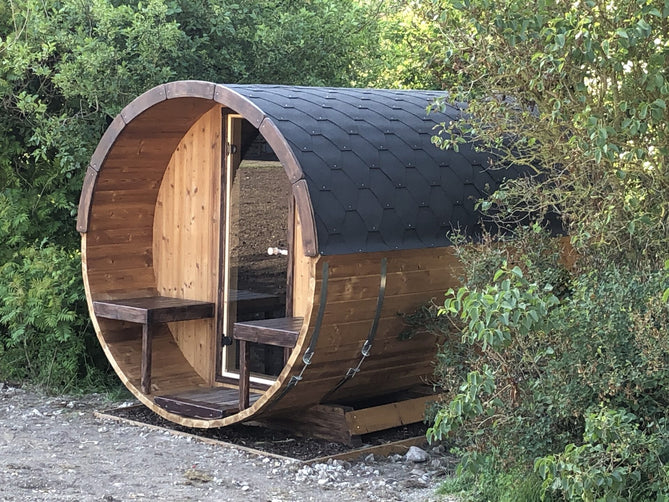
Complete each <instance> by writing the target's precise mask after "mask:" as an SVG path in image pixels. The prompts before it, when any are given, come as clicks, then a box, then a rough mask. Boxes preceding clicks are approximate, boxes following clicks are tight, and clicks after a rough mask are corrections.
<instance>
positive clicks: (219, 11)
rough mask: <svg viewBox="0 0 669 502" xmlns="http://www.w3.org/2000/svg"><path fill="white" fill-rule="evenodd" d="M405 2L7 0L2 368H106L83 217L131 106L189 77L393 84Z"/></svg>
mask: <svg viewBox="0 0 669 502" xmlns="http://www.w3.org/2000/svg"><path fill="white" fill-rule="evenodd" d="M382 6H384V10H383V11H382V10H381V7H382ZM397 9H400V7H398V6H394V5H391V4H390V3H384V2H358V1H355V0H328V1H325V0H312V1H309V2H295V1H290V0H249V1H244V2H233V1H226V0H188V1H186V0H148V1H141V2H140V1H133V0H0V378H13V379H26V378H27V379H30V380H32V381H33V382H35V383H38V384H42V385H44V386H46V387H48V388H51V389H52V390H74V389H80V390H81V389H84V388H86V387H87V386H90V385H93V386H95V385H99V384H101V383H103V381H104V375H105V373H106V372H107V366H106V362H105V361H104V358H101V357H99V356H100V354H99V352H98V351H97V348H96V347H97V343H96V342H95V340H94V336H93V334H92V331H91V329H90V326H89V323H88V320H87V318H88V315H87V313H86V308H85V301H84V300H85V299H84V290H83V286H82V283H81V274H80V272H79V269H80V265H79V260H80V257H79V252H78V248H79V236H78V235H77V233H76V231H75V226H74V225H75V215H76V210H77V204H78V198H79V193H80V190H81V182H82V179H83V175H84V172H85V169H86V165H87V162H88V159H89V158H90V155H91V153H92V151H93V150H94V148H95V146H96V144H97V142H98V141H99V138H100V137H101V135H102V133H103V132H104V130H105V128H106V127H107V125H108V124H109V123H110V121H111V120H112V118H113V117H114V116H115V115H116V114H117V113H118V112H119V111H120V110H121V109H122V107H123V106H125V105H126V104H127V103H129V102H130V101H131V100H132V99H134V98H135V97H136V96H138V95H139V94H141V93H142V92H144V91H145V90H147V89H149V88H151V87H153V86H155V85H158V84H160V83H163V82H167V81H171V80H177V79H191V78H192V79H202V80H210V81H216V82H226V83H235V82H253V83H291V84H302V85H334V86H347V85H348V86H350V85H353V84H358V85H364V84H366V83H368V82H369V81H371V80H372V79H374V80H375V82H379V83H380V82H382V81H383V77H382V74H383V72H384V71H385V70H386V68H387V65H386V63H385V62H384V58H385V57H384V56H383V55H382V51H381V50H380V46H381V43H380V42H379V40H380V38H381V35H382V33H391V32H394V31H397V30H398V28H397V27H396V24H397V23H396V21H393V19H398V18H397V12H398V11H397ZM382 20H383V23H382V22H381V21H382ZM393 50H394V49H393Z"/></svg>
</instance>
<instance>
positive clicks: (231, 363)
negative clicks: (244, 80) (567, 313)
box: [77, 81, 522, 441]
mask: <svg viewBox="0 0 669 502" xmlns="http://www.w3.org/2000/svg"><path fill="white" fill-rule="evenodd" d="M441 95H443V93H439V92H430V91H394V90H372V89H344V88H341V89H340V88H309V87H288V86H271V85H221V84H215V83H210V82H200V81H180V82H173V83H168V84H164V85H160V86H158V87H155V88H153V89H151V90H149V91H147V92H146V93H144V94H143V95H141V96H139V97H138V98H136V99H135V100H134V101H133V102H131V103H130V104H129V105H128V106H126V107H125V108H124V109H123V110H122V111H121V113H120V114H119V115H118V116H117V117H116V118H115V119H114V120H113V122H112V123H111V125H110V126H109V128H108V129H107V131H106V132H105V134H104V136H103V137H102V139H101V141H100V143H99V145H98V147H97V149H96V150H95V152H94V154H93V156H92V159H91V162H90V165H89V167H88V170H87V173H86V178H85V182H84V186H83V189H82V194H81V201H80V205H79V214H78V221H77V229H78V230H79V232H80V233H81V236H82V265H83V277H84V284H85V288H86V295H87V299H88V304H89V310H90V315H91V318H92V321H93V324H94V326H95V330H96V332H97V336H98V338H99V341H100V343H101V345H102V347H103V348H104V351H105V353H106V355H107V357H108V358H109V361H110V362H111V364H112V366H113V368H114V369H115V371H116V372H117V374H118V376H119V377H120V378H121V380H122V381H123V383H124V384H125V385H126V386H127V388H128V389H129V390H130V391H131V392H132V393H133V394H134V395H135V396H136V397H137V398H138V399H139V400H140V401H141V402H142V403H143V404H144V405H146V406H147V407H149V408H150V409H151V410H153V411H154V412H155V413H157V414H159V415H160V416H162V417H164V418H166V419H168V420H170V421H172V422H176V423H178V424H181V425H184V426H188V427H200V428H209V427H221V426H226V425H230V424H233V423H236V422H242V421H249V420H253V421H259V422H265V423H270V424H275V425H276V424H279V425H280V424H283V425H285V426H289V427H292V428H293V429H295V430H303V431H306V432H307V433H311V434H313V435H316V436H319V435H320V436H326V437H332V438H335V439H340V440H344V441H346V440H348V439H350V438H351V437H355V436H356V435H358V434H360V433H363V432H370V431H373V430H379V429H382V428H388V427H392V426H395V425H400V424H403V423H409V422H412V421H418V420H420V419H421V417H422V414H423V409H424V405H425V402H426V401H427V400H429V399H430V396H427V395H425V393H424V392H423V391H422V388H423V387H424V386H425V383H426V382H429V380H430V378H431V374H432V371H433V360H434V356H435V351H436V340H435V339H434V338H433V337H431V336H427V335H421V336H417V337H415V338H412V339H410V340H403V339H400V336H399V334H400V332H401V331H402V329H403V321H402V318H401V317H400V316H399V315H398V313H411V312H413V311H415V309H417V308H418V307H420V306H421V305H422V304H424V303H425V302H426V301H428V300H430V299H431V298H437V299H440V298H442V297H443V294H444V291H446V290H447V289H448V288H449V287H453V286H455V285H456V284H457V279H456V277H457V261H456V260H455V258H454V256H453V253H452V251H451V248H450V244H451V242H450V241H449V239H448V236H449V233H450V232H451V231H452V230H454V229H459V230H460V231H465V232H476V231H477V230H479V231H480V228H481V227H480V215H477V213H476V211H475V202H476V200H477V199H479V198H481V197H482V196H484V195H485V194H486V193H490V192H491V191H492V190H494V189H495V188H496V187H497V186H498V185H499V183H500V182H501V180H502V178H503V177H508V176H515V175H521V174H522V172H521V171H520V169H519V168H512V169H511V170H508V169H507V170H505V171H503V172H502V171H494V170H490V169H489V165H490V162H491V158H490V155H489V154H486V153H483V152H479V151H476V150H475V149H474V148H473V147H472V146H470V145H462V146H461V147H460V149H459V151H458V152H455V151H452V150H448V151H446V150H440V149H438V148H437V147H435V146H434V145H433V144H432V142H431V136H432V135H433V134H434V128H435V126H436V125H437V124H439V123H441V122H449V121H452V120H457V117H458V113H459V112H458V110H456V109H455V108H448V107H447V108H446V111H445V112H444V113H437V112H433V113H430V114H426V107H427V106H428V105H429V103H430V101H431V100H433V99H434V98H436V97H439V96H441ZM254 150H255V151H256V152H255V153H253V152H254ZM258 150H260V151H261V152H260V153H261V154H262V155H267V156H271V157H273V158H275V159H276V161H278V162H280V166H279V164H278V162H276V163H275V165H276V166H279V167H278V168H277V169H275V170H274V171H272V172H273V173H274V174H272V175H271V177H270V181H269V182H268V183H267V186H265V187H264V190H262V192H263V193H261V194H260V195H261V196H263V197H266V200H267V201H274V199H275V198H277V197H282V199H286V200H285V201H283V202H284V205H283V206H282V209H281V210H280V211H281V212H284V213H285V214H282V215H281V220H282V221H284V222H286V223H285V228H284V229H282V230H281V229H280V230H279V231H278V233H282V235H281V236H280V237H277V231H276V229H273V230H272V231H271V232H270V233H269V234H268V237H267V242H266V243H265V244H264V246H265V247H266V248H273V247H282V248H285V250H286V251H287V254H286V253H285V251H284V254H285V256H283V255H281V254H280V255H279V256H278V257H277V256H272V257H267V260H283V261H281V267H282V268H283V275H282V279H281V281H282V284H281V285H279V286H280V287H278V289H276V288H275V289H274V290H272V291H269V290H267V289H265V290H263V289H262V288H260V287H258V288H256V287H255V286H256V285H259V282H258V283H256V282H254V278H253V277H252V276H253V274H252V273H250V272H248V271H246V270H245V269H244V263H243V259H240V256H241V254H240V253H239V249H240V248H242V249H243V248H244V247H245V246H246V244H245V243H244V242H236V240H237V241H239V232H238V229H239V228H242V227H247V228H251V229H252V230H257V229H259V228H260V227H261V226H262V224H264V222H265V220H269V219H270V218H266V217H265V216H268V215H265V216H263V210H265V209H264V205H263V204H260V205H259V207H257V208H256V210H257V212H256V213H254V216H252V217H250V218H249V217H248V216H245V214H246V213H244V210H245V209H244V208H245V206H244V204H245V201H247V198H246V196H245V194H244V191H243V190H244V189H243V186H242V187H241V188H240V185H243V183H244V181H245V180H249V179H253V177H254V176H255V173H256V172H260V171H256V169H257V167H254V166H253V165H252V166H251V167H249V168H245V167H244V165H245V164H244V162H246V161H247V160H246V157H249V156H253V155H256V157H257V156H258ZM262 155H261V156H262ZM281 186H285V187H287V188H285V191H281V190H279V187H281ZM280 194H284V195H280ZM268 207H272V208H273V207H274V206H273V205H271V204H269V202H268ZM271 210H272V211H274V209H271ZM272 216H275V215H272ZM249 219H251V220H252V221H247V220H249ZM278 244H280V245H278ZM270 251H272V249H270ZM242 258H243V256H242ZM275 263H276V262H275ZM249 274H250V275H251V277H247V276H248V275H249ZM275 286H276V285H275ZM277 291H279V293H278V294H277ZM263 359H264V361H263ZM270 360H271V361H270ZM277 360H278V361H279V363H278V367H277V364H276V361H277ZM272 361H273V363H272ZM268 363H271V364H269V366H272V364H273V365H274V369H271V368H270V369H268V366H267V365H268ZM263 364H265V366H263Z"/></svg>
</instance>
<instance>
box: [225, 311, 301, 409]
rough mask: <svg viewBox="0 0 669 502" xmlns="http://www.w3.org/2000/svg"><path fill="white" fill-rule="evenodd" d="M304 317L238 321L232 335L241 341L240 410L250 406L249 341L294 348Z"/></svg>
mask: <svg viewBox="0 0 669 502" xmlns="http://www.w3.org/2000/svg"><path fill="white" fill-rule="evenodd" d="M302 321H303V318H302V317H279V318H276V319H260V320H257V321H245V322H236V323H234V325H233V328H232V337H233V338H234V339H235V340H238V341H239V410H240V411H242V410H245V409H246V408H248V407H249V388H250V384H249V381H250V377H251V372H250V370H249V366H250V364H251V352H250V351H249V350H248V347H247V345H246V344H247V342H253V343H262V344H266V345H275V346H277V347H284V348H286V349H292V348H294V347H295V344H296V343H297V336H298V335H299V333H300V329H301V328H302Z"/></svg>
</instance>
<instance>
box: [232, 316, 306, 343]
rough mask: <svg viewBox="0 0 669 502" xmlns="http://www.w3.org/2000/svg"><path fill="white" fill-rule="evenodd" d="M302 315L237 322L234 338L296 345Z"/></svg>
mask: <svg viewBox="0 0 669 502" xmlns="http://www.w3.org/2000/svg"><path fill="white" fill-rule="evenodd" d="M303 321H304V320H303V319H302V318H301V317H279V318H276V319H260V320H257V321H246V322H236V323H235V324H234V328H233V332H232V333H233V335H232V336H233V338H236V339H237V340H245V341H247V342H255V343H264V344H266V345H276V346H278V347H294V346H295V343H296V342H297V336H298V334H299V333H300V329H301V328H302V322H303Z"/></svg>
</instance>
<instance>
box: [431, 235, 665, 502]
mask: <svg viewBox="0 0 669 502" xmlns="http://www.w3.org/2000/svg"><path fill="white" fill-rule="evenodd" d="M526 237H527V236H526ZM538 238H539V239H541V238H542V237H540V236H539V237H538ZM523 242H524V244H523V245H524V247H523V249H524V250H525V251H522V252H521V251H518V252H515V253H514V252H512V251H510V250H508V249H507V248H506V247H500V246H499V245H488V246H487V247H486V245H484V246H478V247H476V248H474V247H473V246H472V247H470V248H468V249H465V247H466V246H465V247H463V249H461V250H460V251H459V253H461V256H464V255H466V254H467V253H473V250H475V249H476V250H478V254H476V255H475V257H474V258H473V259H472V260H471V261H469V262H467V261H465V265H466V266H468V268H467V269H466V271H465V272H466V278H465V283H466V285H465V286H464V287H463V288H461V289H460V290H459V291H458V292H457V293H456V292H454V291H451V292H449V293H448V294H447V297H446V300H445V302H444V306H443V308H442V309H441V313H442V315H441V316H437V317H435V318H434V319H432V323H434V324H437V325H438V324H439V322H441V326H440V328H439V329H438V330H436V329H433V331H434V332H437V333H442V337H443V340H444V344H443V348H442V350H441V351H440V354H439V359H438V364H439V367H438V368H437V373H436V374H437V377H438V378H439V380H440V382H441V384H442V386H443V388H444V390H445V392H446V395H447V399H446V401H445V402H444V403H442V405H441V406H440V408H439V409H438V410H437V411H436V413H435V415H434V424H433V426H432V427H431V429H430V430H429V432H428V436H429V437H430V438H431V439H440V438H445V437H446V436H450V437H452V438H453V441H454V444H455V445H456V446H457V447H458V448H459V451H460V452H461V455H462V457H461V462H460V466H459V472H460V473H462V475H468V476H471V477H472V479H473V483H472V487H473V488H472V491H471V492H470V497H471V498H472V500H505V498H504V497H507V496H510V497H511V499H510V500H513V497H514V496H517V497H520V495H519V494H518V493H515V492H514V490H515V489H516V488H517V489H518V490H520V487H521V486H522V485H523V482H524V481H526V480H527V478H528V473H531V472H532V470H533V468H534V466H535V460H536V469H537V471H536V474H535V476H537V475H541V477H543V478H544V480H545V482H544V483H543V484H541V483H539V488H538V491H537V493H540V492H542V491H543V492H544V497H557V498H560V497H564V498H566V499H568V500H639V501H644V500H653V501H655V500H665V499H663V498H662V497H665V496H666V488H665V487H666V486H667V469H666V466H665V463H666V462H667V460H669V458H668V455H669V441H668V438H669V436H668V435H667V431H668V429H667V423H668V422H667V420H669V394H667V392H666V389H667V388H669V304H667V302H666V299H665V298H663V293H664V291H665V290H666V288H667V287H668V286H669V270H661V271H650V270H644V269H641V270H640V269H630V268H625V267H622V266H617V265H615V264H609V265H608V266H606V267H602V268H600V269H598V270H591V271H589V272H585V271H581V273H580V274H579V275H576V276H574V277H572V278H571V279H568V276H565V269H564V267H562V266H560V265H559V264H558V263H557V261H552V262H551V260H546V259H544V258H545V256H544V258H541V257H535V258H534V259H533V260H526V261H522V260H518V259H517V256H521V255H523V254H524V253H525V254H527V253H529V254H532V253H533V251H532V249H533V248H532V247H531V243H530V241H527V240H525V241H523ZM510 246H511V244H509V247H510ZM527 246H529V247H527ZM539 248H540V246H538V247H536V248H534V249H539ZM549 249H550V248H543V251H542V252H544V253H545V252H548V255H546V256H549V255H551V254H550V251H549ZM506 259H514V260H516V261H515V262H516V263H521V264H522V265H523V267H524V268H525V270H524V271H523V270H521V269H520V266H518V265H514V266H513V267H511V266H510V264H508V263H505V261H504V260H506ZM495 260H501V261H500V262H498V263H499V264H500V268H499V270H498V271H497V272H496V273H495V274H493V275H492V277H490V276H489V272H490V271H491V270H492V267H491V264H492V263H494V261H495ZM551 263H552V264H551ZM536 264H538V265H539V266H538V267H536ZM546 277H553V278H559V279H560V281H562V284H563V287H562V288H561V294H560V298H559V300H558V298H557V296H556V295H554V294H553V292H552V291H551V288H550V285H549V284H543V285H540V281H544V280H545V278H546ZM472 278H474V279H475V280H472ZM529 278H533V280H532V281H531V280H530V279H529ZM537 278H538V280H537ZM463 346H464V347H466V350H463V349H462V347H463ZM453 347H455V350H453ZM444 364H450V365H452V366H451V367H450V368H444V367H443V366H442V365H444ZM537 459H539V460H537ZM467 473H468V474H467ZM509 477H510V478H512V479H515V481H512V482H509V481H508V479H509ZM505 480H506V481H505ZM535 487H536V485H535ZM530 491H531V490H530ZM477 494H478V495H477ZM505 494H506V495H505ZM519 500H520V498H519Z"/></svg>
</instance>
